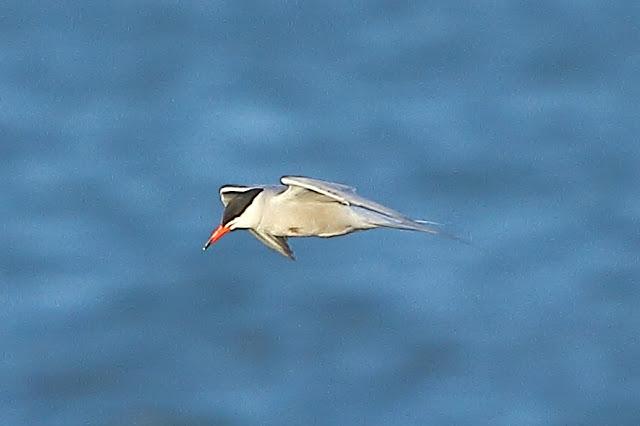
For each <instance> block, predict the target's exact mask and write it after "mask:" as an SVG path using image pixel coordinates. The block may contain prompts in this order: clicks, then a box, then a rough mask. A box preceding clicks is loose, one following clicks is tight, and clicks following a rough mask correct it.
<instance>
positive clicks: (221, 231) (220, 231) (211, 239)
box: [202, 225, 231, 250]
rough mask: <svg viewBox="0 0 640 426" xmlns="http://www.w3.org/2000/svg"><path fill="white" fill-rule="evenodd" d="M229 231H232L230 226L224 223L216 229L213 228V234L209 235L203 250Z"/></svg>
mask: <svg viewBox="0 0 640 426" xmlns="http://www.w3.org/2000/svg"><path fill="white" fill-rule="evenodd" d="M229 231H231V229H230V228H228V227H226V226H224V225H219V226H218V227H217V228H216V229H214V230H213V232H212V233H211V236H210V237H209V239H208V240H207V242H206V243H205V244H204V247H202V250H206V249H208V248H209V246H210V245H211V244H213V243H215V242H216V241H218V240H219V239H220V238H222V237H223V236H224V235H225V234H226V233H228V232H229Z"/></svg>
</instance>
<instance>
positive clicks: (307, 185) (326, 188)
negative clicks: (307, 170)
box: [280, 176, 408, 219]
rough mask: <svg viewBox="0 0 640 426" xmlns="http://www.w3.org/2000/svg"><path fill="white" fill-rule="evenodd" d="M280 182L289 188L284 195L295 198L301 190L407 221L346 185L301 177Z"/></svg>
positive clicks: (289, 177) (286, 178)
mask: <svg viewBox="0 0 640 426" xmlns="http://www.w3.org/2000/svg"><path fill="white" fill-rule="evenodd" d="M280 182H282V184H283V185H287V186H289V189H288V190H287V192H286V193H285V194H290V195H292V196H297V195H300V192H301V190H302V191H304V190H307V191H313V192H315V193H318V194H321V195H324V196H325V197H327V198H329V199H331V200H333V201H337V202H339V203H341V204H344V205H346V206H357V207H361V208H363V209H366V210H370V211H372V212H375V213H379V214H382V215H385V216H388V217H392V218H404V219H408V218H407V217H406V216H405V215H403V214H402V213H400V212H397V211H395V210H393V209H390V208H388V207H385V206H383V205H382V204H378V203H376V202H374V201H371V200H367V199H366V198H364V197H361V196H359V195H358V194H356V190H355V188H352V187H350V186H347V185H342V184H339V183H334V182H326V181H323V180H319V179H312V178H308V177H303V176H283V177H281V178H280Z"/></svg>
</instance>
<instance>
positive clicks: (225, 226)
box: [202, 176, 458, 260]
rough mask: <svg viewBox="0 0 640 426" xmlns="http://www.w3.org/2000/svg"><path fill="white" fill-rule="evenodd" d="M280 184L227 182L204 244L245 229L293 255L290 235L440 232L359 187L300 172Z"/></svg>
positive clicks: (207, 245)
mask: <svg viewBox="0 0 640 426" xmlns="http://www.w3.org/2000/svg"><path fill="white" fill-rule="evenodd" d="M280 183H281V184H282V185H254V186H242V185H224V186H222V187H221V188H220V198H221V200H222V204H224V213H223V215H222V221H221V223H220V225H219V226H218V227H217V228H216V229H214V230H213V232H212V233H211V236H210V237H209V239H208V240H207V242H206V243H205V245H204V247H203V248H202V249H203V250H206V249H207V248H208V247H209V246H210V245H211V244H213V243H215V242H216V241H218V240H219V239H220V238H222V237H223V236H224V235H226V234H227V233H229V232H231V231H235V230H237V229H246V230H248V231H249V232H251V233H252V234H253V235H254V236H255V237H256V238H257V239H258V240H260V241H261V242H262V243H263V244H265V245H266V246H267V247H269V248H271V249H273V250H275V251H277V252H278V253H280V254H282V255H283V256H286V257H288V258H289V259H292V260H293V259H294V256H293V251H292V250H291V248H290V247H289V244H288V242H287V239H288V238H290V237H323V238H328V237H336V236H339V235H345V234H349V233H351V232H354V231H360V230H365V229H373V228H394V229H404V230H410V231H419V232H426V233H429V234H442V235H445V236H449V237H451V238H454V239H458V238H457V237H454V236H451V235H449V234H447V233H445V232H443V231H442V230H441V229H439V228H438V225H439V224H438V223H436V222H429V221H422V220H413V219H409V218H408V217H406V216H405V215H403V214H402V213H399V212H397V211H395V210H392V209H390V208H388V207H385V206H383V205H380V204H378V203H376V202H373V201H370V200H368V199H366V198H363V197H361V196H359V195H358V194H356V190H355V188H352V187H350V186H346V185H342V184H339V183H333V182H327V181H323V180H319V179H312V178H309V177H302V176H283V177H282V178H280Z"/></svg>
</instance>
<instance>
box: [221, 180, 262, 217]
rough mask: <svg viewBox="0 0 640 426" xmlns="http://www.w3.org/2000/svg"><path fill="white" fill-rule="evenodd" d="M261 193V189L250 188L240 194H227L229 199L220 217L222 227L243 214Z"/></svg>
mask: <svg viewBox="0 0 640 426" xmlns="http://www.w3.org/2000/svg"><path fill="white" fill-rule="evenodd" d="M261 192H262V188H252V189H249V190H246V191H242V192H229V193H228V195H229V196H231V197H230V198H229V202H228V203H227V206H226V207H225V209H224V213H223V215H222V225H226V224H227V223H229V222H231V221H232V220H233V219H235V218H236V217H238V216H240V215H241V214H242V213H244V211H245V210H246V209H247V207H249V206H250V205H251V203H252V202H253V200H254V199H255V198H256V197H257V196H258V194H259V193H261Z"/></svg>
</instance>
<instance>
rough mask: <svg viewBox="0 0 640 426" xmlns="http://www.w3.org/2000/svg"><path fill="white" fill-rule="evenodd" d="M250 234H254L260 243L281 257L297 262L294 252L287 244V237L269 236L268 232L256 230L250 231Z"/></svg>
mask: <svg viewBox="0 0 640 426" xmlns="http://www.w3.org/2000/svg"><path fill="white" fill-rule="evenodd" d="M249 232H251V233H252V234H253V236H254V237H256V238H257V239H258V240H260V242H261V243H262V244H264V245H266V246H267V247H269V248H270V249H273V250H275V251H277V252H278V253H280V254H281V255H283V256H285V257H288V258H289V259H291V260H295V258H294V257H293V251H292V250H291V248H290V247H289V244H287V237H276V236H275V235H271V234H267V233H266V232H260V231H256V230H255V229H249Z"/></svg>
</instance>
